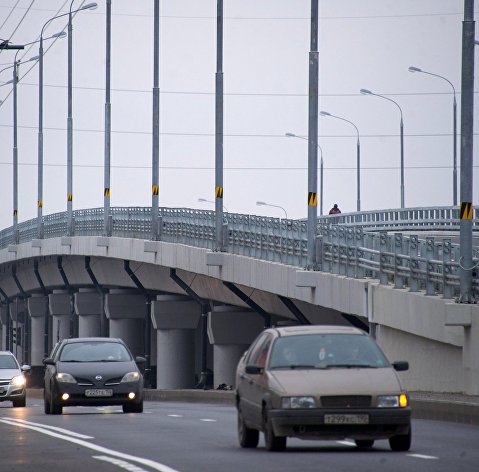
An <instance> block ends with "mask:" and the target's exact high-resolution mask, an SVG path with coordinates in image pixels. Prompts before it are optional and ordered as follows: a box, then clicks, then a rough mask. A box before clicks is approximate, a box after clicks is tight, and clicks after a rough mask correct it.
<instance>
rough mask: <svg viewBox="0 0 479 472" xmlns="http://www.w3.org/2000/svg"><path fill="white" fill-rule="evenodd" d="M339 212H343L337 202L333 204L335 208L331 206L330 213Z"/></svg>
mask: <svg viewBox="0 0 479 472" xmlns="http://www.w3.org/2000/svg"><path fill="white" fill-rule="evenodd" d="M338 213H341V210H340V209H339V207H338V204H337V203H335V204H334V205H333V208H331V210H329V214H330V215H337V214H338Z"/></svg>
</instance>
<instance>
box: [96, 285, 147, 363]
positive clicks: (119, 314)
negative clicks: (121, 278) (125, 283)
mask: <svg viewBox="0 0 479 472" xmlns="http://www.w3.org/2000/svg"><path fill="white" fill-rule="evenodd" d="M105 311H106V316H107V318H108V319H109V323H110V338H121V339H123V341H124V342H125V343H126V345H127V346H128V347H129V348H130V351H131V352H132V354H133V356H144V355H145V332H144V331H145V330H144V326H145V315H146V302H145V297H144V296H143V295H140V294H138V292H137V291H134V290H122V289H112V290H110V293H108V294H107V295H106V297H105Z"/></svg>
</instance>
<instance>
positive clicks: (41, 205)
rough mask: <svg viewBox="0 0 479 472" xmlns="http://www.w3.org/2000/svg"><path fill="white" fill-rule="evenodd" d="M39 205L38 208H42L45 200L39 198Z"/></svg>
mask: <svg viewBox="0 0 479 472" xmlns="http://www.w3.org/2000/svg"><path fill="white" fill-rule="evenodd" d="M37 205H38V208H42V207H43V202H42V201H41V200H38V201H37Z"/></svg>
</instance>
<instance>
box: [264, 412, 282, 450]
mask: <svg viewBox="0 0 479 472" xmlns="http://www.w3.org/2000/svg"><path fill="white" fill-rule="evenodd" d="M263 432H264V444H265V447H266V449H267V450H268V451H277V452H279V451H284V450H285V449H286V439H287V438H286V436H276V435H275V434H274V430H273V425H272V424H271V421H270V420H269V419H268V412H267V410H264V412H263Z"/></svg>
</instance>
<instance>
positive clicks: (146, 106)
mask: <svg viewBox="0 0 479 472" xmlns="http://www.w3.org/2000/svg"><path fill="white" fill-rule="evenodd" d="M97 2H98V3H99V8H98V9H97V10H95V11H92V12H89V11H84V12H81V13H79V14H78V15H77V16H76V17H75V18H74V32H73V34H74V36H73V44H74V66H73V71H74V79H73V80H74V97H73V100H74V101H73V119H74V151H73V161H74V182H73V208H74V209H81V208H92V207H101V206H103V159H104V135H103V124H104V102H105V92H104V85H105V1H104V0H97ZM87 3H88V2H87ZM31 4H32V0H0V25H1V24H3V25H2V26H1V28H0V29H1V30H0V37H2V38H8V37H10V36H11V34H12V32H13V31H14V30H15V29H16V27H17V25H18V23H19V21H20V20H21V18H22V16H24V15H25V13H26V12H27V9H28V8H29V6H30V5H31ZM81 4H82V1H81V0H76V1H75V3H74V6H80V5H81ZM112 4H113V7H112V13H113V15H112V17H113V18H112V99H111V102H112V130H113V134H112V154H111V162H112V176H111V205H112V206H149V205H150V204H151V155H152V150H151V142H152V139H151V115H152V85H153V0H136V1H132V0H113V1H112ZM463 4H464V2H463V1H462V0H402V1H400V2H399V1H397V0H361V1H358V0H320V1H319V5H320V39H319V50H320V55H319V61H320V78H319V90H320V99H319V101H320V104H319V107H320V110H326V111H328V112H330V113H332V114H335V115H338V116H341V117H343V118H346V119H348V120H350V121H352V122H353V123H354V124H355V125H356V126H357V127H358V129H359V132H360V140H361V158H362V162H361V169H362V172H361V204H362V209H363V210H374V209H386V208H398V207H399V206H400V173H399V164H400V146H399V145H400V140H399V110H398V109H397V108H396V107H395V106H394V104H392V103H390V102H388V101H386V100H384V99H381V98H378V97H372V96H363V95H361V94H360V93H359V90H360V89H361V88H366V89H369V90H372V91H373V92H375V93H378V94H383V95H387V96H388V97H389V98H391V99H393V100H395V101H396V102H398V103H399V104H400V106H401V108H402V110H403V114H404V132H405V151H404V153H405V203H406V206H407V207H414V206H432V205H434V206H436V205H437V206H442V205H451V204H452V100H453V96H452V89H451V88H450V86H449V85H448V84H447V83H446V82H445V81H443V80H440V79H437V78H434V77H431V76H427V75H424V74H411V73H410V72H408V67H409V66H410V65H414V66H417V67H420V68H422V69H424V70H427V71H429V72H433V73H436V74H440V75H443V76H445V77H447V78H448V79H449V80H450V81H451V82H452V83H453V84H454V86H455V87H456V90H457V91H458V92H459V93H460V88H461V35H462V20H463ZM15 5H16V8H15V10H14V11H13V13H12V14H11V15H10V17H9V18H8V19H7V17H8V15H9V14H10V13H11V11H12V8H13V7H14V6H15ZM69 5H70V1H64V0H36V1H34V2H33V5H32V6H31V8H30V10H28V12H27V14H26V16H25V19H24V20H23V22H22V23H21V25H20V27H19V28H18V29H17V30H16V32H15V34H14V36H13V38H12V41H13V42H14V43H25V42H30V41H34V40H35V39H37V38H38V35H39V33H40V30H41V28H42V26H43V24H44V23H45V22H46V21H47V20H48V19H49V18H51V17H53V16H55V15H56V14H58V11H59V9H60V8H61V7H63V10H62V12H66V11H67V9H68V7H69ZM310 5H311V4H310V0H224V15H225V20H224V67H223V70H224V88H225V97H224V132H225V138H224V205H225V207H226V208H227V209H228V210H229V211H230V212H239V213H250V214H263V215H268V216H277V217H281V216H283V213H282V211H281V210H279V209H276V208H268V207H258V206H256V204H255V203H256V201H257V200H263V201H266V202H268V203H272V204H276V205H281V206H283V207H284V208H285V209H286V210H287V212H288V216H289V217H291V218H304V217H306V215H307V202H306V195H307V143H306V141H304V140H301V139H294V138H287V137H285V136H284V134H285V133H286V132H291V133H295V134H297V135H303V136H306V135H307V130H308V123H307V118H308V52H309V39H310V31H309V26H310V19H309V16H310ZM160 9H161V26H160V28H161V54H160V64H161V65H160V92H161V99H160V108H161V118H160V132H161V137H160V206H168V207H189V208H202V209H213V205H211V204H209V203H200V202H198V198H200V197H201V198H206V199H209V200H214V185H215V182H214V177H215V171H214V164H215V156H214V142H215V141H214V123H215V121H214V110H215V96H214V91H215V90H214V84H215V69H216V0H161V1H160ZM6 19H7V20H6ZM5 20H6V21H5ZM65 25H66V19H65V17H64V18H62V19H58V20H54V21H53V22H52V23H51V24H50V26H49V27H48V29H47V30H46V34H47V35H48V34H53V33H55V32H58V31H60V30H61V29H62V28H64V27H65ZM36 54H38V48H37V46H35V47H34V48H33V49H31V50H30V51H26V55H25V57H24V59H27V58H29V57H31V56H33V55H36ZM22 55H23V53H20V54H19V56H20V57H22ZM13 58H14V51H3V52H2V53H1V54H0V63H2V64H5V66H3V67H6V65H8V64H10V63H11V62H12V61H13ZM29 68H30V66H29V65H28V64H24V65H23V66H22V67H21V74H20V76H21V77H22V79H21V83H20V84H19V90H18V95H19V111H18V113H19V114H18V124H19V137H18V148H19V150H18V153H19V182H20V194H19V221H25V220H28V219H30V218H34V217H35V216H36V213H37V208H36V201H37V133H38V66H35V67H34V68H33V69H32V70H31V71H30V72H29V73H28V74H26V75H25V76H24V74H25V73H26V72H27V71H28V69H29ZM10 71H11V70H9V71H4V72H2V73H1V74H0V81H1V82H5V81H7V80H9V79H11V74H10ZM44 74H45V75H44V83H45V91H44V164H45V167H44V208H43V214H44V215H48V214H51V213H55V212H60V211H65V210H66V193H67V192H66V149H67V148H66V120H67V89H66V83H67V39H66V38H64V39H61V40H58V41H57V42H56V43H55V44H54V45H53V46H52V48H51V49H49V50H48V52H47V53H46V55H45V62H44ZM476 83H477V81H476ZM10 92H11V85H4V86H2V87H0V99H3V100H5V102H4V103H3V105H2V106H1V107H0V146H1V154H0V195H1V201H0V228H5V227H8V226H10V225H11V224H12V208H13V205H12V179H13V178H12V143H13V130H12V123H13V112H12V105H13V103H12V95H11V93H10ZM458 103H459V104H460V95H459V94H458ZM458 124H459V130H460V107H459V122H458ZM475 129H477V126H475ZM319 143H320V145H321V148H322V150H323V159H324V177H325V182H324V184H325V185H324V210H325V211H327V210H328V209H329V207H330V206H331V205H332V204H333V203H338V204H339V206H340V208H341V209H342V210H343V212H348V211H355V209H356V132H355V130H354V128H353V127H352V126H351V125H348V123H345V122H342V121H340V120H336V119H332V118H323V117H322V118H320V121H319ZM459 143H460V140H458V145H459ZM475 154H476V152H475ZM458 158H459V163H460V149H459V146H458ZM477 176H478V172H477V165H476V164H475V167H474V179H475V180H476V179H477ZM477 187H478V186H477V185H475V187H474V203H476V201H477V196H478V188H477ZM459 195H460V194H459ZM318 213H319V211H318Z"/></svg>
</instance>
